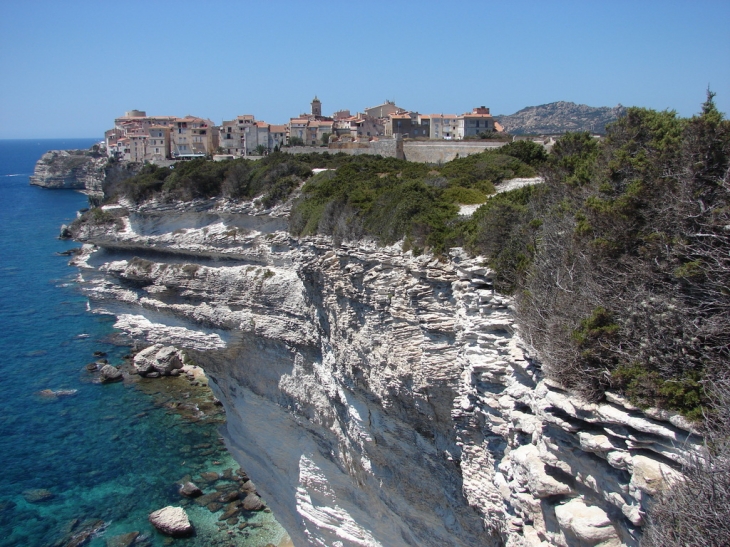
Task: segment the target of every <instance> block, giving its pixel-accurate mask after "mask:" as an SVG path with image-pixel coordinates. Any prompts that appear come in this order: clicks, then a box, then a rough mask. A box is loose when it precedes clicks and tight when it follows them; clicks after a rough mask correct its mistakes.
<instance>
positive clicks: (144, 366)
mask: <svg viewBox="0 0 730 547" xmlns="http://www.w3.org/2000/svg"><path fill="white" fill-rule="evenodd" d="M160 349H162V344H155V345H154V346H150V347H148V348H145V349H143V350H142V351H140V352H139V353H138V354H137V355H135V356H134V361H133V363H134V368H135V370H136V371H137V372H138V373H139V374H141V375H143V376H144V375H145V374H147V373H148V372H152V371H153V370H154V369H155V368H154V359H155V354H156V353H157V352H158V351H160Z"/></svg>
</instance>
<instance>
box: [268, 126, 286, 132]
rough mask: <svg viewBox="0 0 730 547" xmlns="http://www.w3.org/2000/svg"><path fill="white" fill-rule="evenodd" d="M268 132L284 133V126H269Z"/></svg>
mask: <svg viewBox="0 0 730 547" xmlns="http://www.w3.org/2000/svg"><path fill="white" fill-rule="evenodd" d="M269 131H270V132H271V133H286V125H270V126H269Z"/></svg>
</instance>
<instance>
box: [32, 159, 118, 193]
mask: <svg viewBox="0 0 730 547" xmlns="http://www.w3.org/2000/svg"><path fill="white" fill-rule="evenodd" d="M106 162H107V158H106V157H105V156H97V155H94V154H91V153H90V151H88V150H50V151H48V152H46V153H45V154H43V156H41V159H39V160H38V161H37V162H36V165H35V171H34V173H33V175H32V176H31V177H30V183H31V184H35V185H36V186H43V187H44V188H71V189H76V190H86V189H89V188H91V189H94V188H97V187H98V189H99V190H101V183H102V181H103V180H104V165H105V164H106Z"/></svg>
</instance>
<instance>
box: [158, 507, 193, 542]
mask: <svg viewBox="0 0 730 547" xmlns="http://www.w3.org/2000/svg"><path fill="white" fill-rule="evenodd" d="M149 521H150V522H151V523H152V526H154V527H155V528H157V529H158V530H159V531H160V532H162V533H163V534H167V535H168V536H172V537H186V536H190V535H192V534H193V532H194V531H195V529H194V528H193V525H192V524H190V521H189V520H188V514H187V513H186V512H185V509H183V508H182V507H172V506H170V505H168V506H167V507H163V508H162V509H158V510H157V511H154V512H153V513H150V516H149Z"/></svg>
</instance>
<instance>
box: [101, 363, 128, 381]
mask: <svg viewBox="0 0 730 547" xmlns="http://www.w3.org/2000/svg"><path fill="white" fill-rule="evenodd" d="M100 375H101V383H102V384H110V383H112V382H120V381H121V380H122V379H123V378H124V377H123V375H122V371H121V370H119V369H118V368H117V367H115V366H112V365H104V366H103V367H101V372H100Z"/></svg>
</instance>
